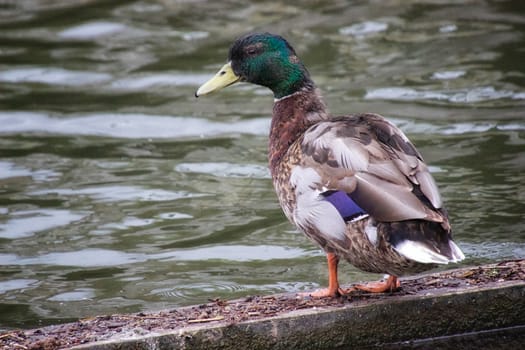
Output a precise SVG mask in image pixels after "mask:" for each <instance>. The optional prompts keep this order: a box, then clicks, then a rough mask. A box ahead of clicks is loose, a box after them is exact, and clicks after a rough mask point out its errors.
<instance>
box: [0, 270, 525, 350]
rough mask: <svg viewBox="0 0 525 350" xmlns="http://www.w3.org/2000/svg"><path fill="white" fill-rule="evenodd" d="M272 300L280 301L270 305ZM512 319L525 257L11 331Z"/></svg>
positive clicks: (487, 324) (265, 335)
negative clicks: (323, 289) (334, 288)
mask: <svg viewBox="0 0 525 350" xmlns="http://www.w3.org/2000/svg"><path fill="white" fill-rule="evenodd" d="M282 304H285V305H286V308H284V311H280V310H281V309H283V308H282ZM290 305H292V306H291V307H290ZM272 307H275V309H276V310H278V311H277V312H275V313H273V314H272V313H271V310H272ZM240 310H244V311H242V312H244V313H242V314H240V313H241V311H240ZM247 310H248V311H247ZM249 310H259V311H251V312H250V311H249ZM268 310H270V312H267V311H268ZM268 313H270V316H269V317H268V316H266V314H268ZM239 315H240V316H239ZM241 316H242V317H241ZM236 317H240V318H236ZM173 319H176V320H177V322H175V323H173V322H174V321H173ZM150 321H151V322H150ZM162 325H164V326H165V328H163V326H162ZM517 326H524V327H525V260H520V261H507V262H502V263H499V264H492V265H486V266H481V267H475V268H466V269H459V270H453V271H445V272H441V273H435V274H429V275H422V276H418V277H414V278H408V279H404V280H403V281H402V290H401V291H400V292H396V293H393V294H390V295H385V294H383V295H368V294H352V295H350V296H349V297H344V298H340V299H331V300H323V301H319V300H313V299H312V300H308V299H306V300H304V299H298V298H296V296H295V295H292V294H284V295H277V296H268V297H252V298H248V299H245V300H237V301H235V300H234V301H222V300H217V301H214V302H212V303H209V304H205V305H200V306H192V307H186V308H180V309H175V310H170V311H162V312H160V313H148V314H145V313H139V314H135V315H113V316H105V317H97V318H93V319H90V320H82V321H79V322H77V323H73V324H68V325H60V326H51V327H45V328H42V329H40V331H37V332H36V331H35V330H27V331H17V333H16V334H14V332H13V338H14V337H17V338H19V339H24V340H26V342H25V343H22V342H21V344H20V345H22V346H26V348H29V347H27V345H28V344H31V341H33V340H35V341H39V342H41V344H40V345H41V346H42V347H44V346H45V345H53V344H54V345H56V348H68V347H69V348H72V349H77V350H80V349H83V350H87V349H89V350H95V349H97V350H109V349H240V348H243V349H337V348H350V347H356V346H359V347H363V346H374V345H380V344H392V343H399V342H403V341H410V340H417V339H424V338H432V337H443V336H449V335H456V334H461V333H466V332H477V331H488V330H495V329H501V328H508V327H517ZM53 327H55V328H53ZM90 328H91V332H90ZM169 328H172V329H169ZM35 332H36V334H38V335H39V336H40V338H38V337H36V338H35V337H34V335H35ZM75 332H76V334H75ZM43 335H46V336H47V338H45V337H43ZM93 335H94V336H93ZM68 336H69V337H70V339H69V341H68V339H67V337H68ZM31 337H34V339H31ZM53 337H54V338H53ZM14 339H16V338H14ZM9 340H10V336H9V334H8V333H6V334H4V335H0V345H4V344H5V345H9V343H8V342H9ZM81 341H88V343H87V344H80V343H79V342H81ZM46 342H47V343H46ZM32 344H35V345H38V344H37V343H36V342H33V343H32Z"/></svg>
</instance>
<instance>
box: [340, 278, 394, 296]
mask: <svg viewBox="0 0 525 350" xmlns="http://www.w3.org/2000/svg"><path fill="white" fill-rule="evenodd" d="M400 287H401V283H400V282H399V280H398V279H397V277H396V276H388V278H387V279H386V281H380V282H369V283H366V284H356V285H354V286H353V287H351V288H349V289H347V290H346V292H347V293H348V292H352V291H355V290H360V291H364V292H369V293H387V292H394V291H396V290H398V289H399V288H400Z"/></svg>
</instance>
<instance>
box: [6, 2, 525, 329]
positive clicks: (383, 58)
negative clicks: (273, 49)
mask: <svg viewBox="0 0 525 350" xmlns="http://www.w3.org/2000/svg"><path fill="white" fill-rule="evenodd" d="M521 13H523V9H522V6H521V3H519V2H495V3H494V2H477V3H476V4H472V3H469V4H465V5H463V4H461V3H458V2H456V1H446V0H444V1H438V2H436V1H432V2H419V1H417V2H416V1H405V2H402V3H400V2H381V3H378V4H375V3H369V2H367V1H356V2H353V3H352V4H351V5H348V4H347V2H335V3H326V4H324V3H322V4H321V3H320V4H313V3H311V4H306V3H299V4H296V5H290V4H284V3H279V2H254V3H252V4H249V5H243V6H239V4H237V3H235V2H211V1H200V2H180V1H155V0H141V1H134V0H130V1H125V2H100V1H96V0H90V1H54V2H49V1H39V0H27V1H15V2H7V3H6V4H5V5H2V6H1V7H0V39H1V40H0V265H1V267H0V300H1V302H0V310H1V312H0V329H2V328H9V327H31V326H36V325H42V324H49V323H55V322H63V321H68V320H71V319H75V318H78V317H84V316H91V315H94V314H107V313H114V312H132V311H139V310H152V309H160V308H165V307H175V306H180V305H188V304H193V303H202V302H203V301H206V300H208V299H209V298H215V297H223V298H235V297H241V296H244V295H248V294H265V293H274V292H283V291H301V290H305V289H311V288H316V287H318V286H320V285H324V284H325V283H326V281H325V280H326V267H325V261H324V258H323V254H322V253H321V252H320V251H319V250H318V249H317V248H316V247H315V246H313V245H312V244H311V243H310V242H309V241H307V240H306V239H305V238H304V237H303V236H302V235H300V234H298V233H297V232H296V231H295V230H294V229H293V227H291V225H289V224H288V223H287V222H286V221H285V219H284V216H283V215H282V213H281V211H280V209H279V207H278V204H277V199H276V196H275V194H274V192H273V189H272V186H271V181H270V178H269V175H268V170H267V166H266V162H267V160H266V144H267V140H266V138H267V133H268V129H269V118H268V116H269V115H270V113H271V104H272V97H271V95H270V94H269V92H267V91H266V90H264V89H262V88H259V87H254V86H249V85H239V86H236V87H233V88H231V90H225V91H223V92H221V93H220V94H217V95H213V96H210V97H207V98H206V99H199V100H196V99H195V98H194V91H195V89H196V87H197V86H199V85H200V84H201V83H202V82H203V81H205V80H206V79H207V78H208V77H209V76H210V75H211V74H213V73H214V72H215V71H216V70H217V68H218V67H219V66H220V65H221V64H222V63H223V62H224V61H225V60H226V56H227V49H228V46H229V45H230V43H231V41H232V40H233V38H234V37H236V36H237V35H239V34H241V33H244V32H246V31H248V30H270V31H274V32H278V33H280V34H282V35H284V36H286V37H287V38H289V39H290V41H291V42H292V43H293V44H294V46H295V48H296V50H297V51H298V52H299V54H300V56H301V57H302V58H303V60H304V61H305V63H306V64H307V66H308V67H309V70H310V72H311V74H312V76H313V77H314V79H315V80H316V82H317V83H318V85H319V87H320V88H321V89H322V90H323V92H324V95H325V97H326V100H327V103H328V104H329V106H330V109H331V110H332V111H333V113H334V114H341V113H349V112H367V111H370V112H377V113H381V114H384V115H386V116H389V117H390V119H391V120H392V121H393V122H395V123H396V124H397V125H399V126H400V127H401V128H402V129H403V130H404V131H405V132H406V133H407V134H408V135H409V136H410V138H411V139H412V140H413V141H414V142H415V143H416V145H417V146H418V148H419V149H420V151H421V153H422V154H423V155H424V157H425V159H426V160H427V161H428V162H429V163H430V165H431V167H430V169H431V171H432V172H433V174H434V176H435V177H436V180H437V182H438V183H439V185H440V188H441V190H442V194H443V198H444V199H445V201H446V204H447V207H448V210H449V212H450V215H451V219H452V223H453V225H454V230H455V235H456V237H457V242H458V243H459V245H460V246H461V247H462V249H463V250H464V251H465V253H466V254H467V257H468V259H467V260H466V261H465V262H464V264H465V265H472V264H478V263H485V262H490V261H495V260H499V259H505V258H522V257H524V256H525V233H524V229H523V219H524V213H525V184H524V181H523V176H522V174H523V173H524V172H525V147H524V145H525V121H524V120H525V118H524V114H523V111H524V110H525V109H524V107H525V70H524V67H523V62H524V61H525V57H523V56H524V54H523V50H521V46H520V44H521V43H522V41H523V36H524V35H525V17H524V16H523V15H521ZM1 15H4V16H1ZM342 269H343V275H342V280H343V281H344V282H345V283H346V282H350V281H355V280H363V279H373V278H376V277H377V276H373V275H368V274H364V273H362V272H360V271H358V270H356V269H355V268H353V267H351V266H349V265H348V264H343V266H342Z"/></svg>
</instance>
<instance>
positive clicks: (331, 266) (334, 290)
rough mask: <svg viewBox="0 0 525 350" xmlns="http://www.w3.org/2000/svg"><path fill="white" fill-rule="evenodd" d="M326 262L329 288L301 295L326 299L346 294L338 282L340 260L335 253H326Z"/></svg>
mask: <svg viewBox="0 0 525 350" xmlns="http://www.w3.org/2000/svg"><path fill="white" fill-rule="evenodd" d="M326 260H327V261H328V288H324V289H319V290H316V291H315V292H313V293H301V294H300V295H302V296H311V297H315V298H326V297H335V296H339V295H343V294H344V291H343V290H342V289H341V287H339V281H338V280H337V265H338V264H339V258H338V257H337V255H335V254H333V253H326Z"/></svg>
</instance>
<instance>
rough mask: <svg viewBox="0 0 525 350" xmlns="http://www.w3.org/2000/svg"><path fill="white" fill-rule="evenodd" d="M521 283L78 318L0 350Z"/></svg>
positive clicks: (455, 279)
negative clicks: (75, 320)
mask: <svg viewBox="0 0 525 350" xmlns="http://www.w3.org/2000/svg"><path fill="white" fill-rule="evenodd" d="M524 280H525V260H509V261H503V262H500V263H497V264H491V265H485V266H479V267H472V268H464V269H458V270H451V271H444V272H438V273H433V274H427V275H422V276H418V277H413V278H407V279H403V280H402V284H401V289H400V290H398V291H395V292H392V293H387V294H369V293H363V292H352V293H350V294H349V295H345V296H342V297H339V298H326V299H314V298H310V297H298V296H297V294H281V295H268V296H249V297H246V298H243V299H238V300H223V299H214V300H210V301H209V302H208V303H206V304H202V305H195V306H190V307H184V308H178V309H173V310H165V311H160V312H151V313H150V312H148V313H146V312H140V313H135V314H115V315H107V316H96V317H92V318H86V319H81V320H79V321H77V322H74V323H68V324H62V325H57V326H49V327H44V328H39V329H31V330H11V331H8V332H4V333H2V334H0V347H1V348H2V349H65V348H69V347H72V346H75V345H81V344H87V343H93V342H97V341H103V340H108V339H116V338H122V339H124V338H132V337H139V336H142V335H147V334H158V333H166V332H168V331H173V330H179V329H185V328H187V327H190V326H192V325H196V324H216V323H219V322H220V323H222V324H236V323H240V322H243V321H248V320H257V319H263V318H272V317H275V316H280V315H283V314H286V313H288V312H292V311H296V310H301V309H315V308H337V307H340V306H345V305H350V304H352V305H356V306H362V305H367V304H370V303H373V302H375V301H378V300H382V301H388V300H389V299H391V300H395V299H396V298H398V297H402V296H406V295H421V296H425V295H432V294H433V293H437V292H443V290H445V291H450V292H454V291H460V290H462V289H465V290H468V289H469V288H476V287H488V286H494V287H496V286H497V285H498V283H501V282H506V281H524Z"/></svg>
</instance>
